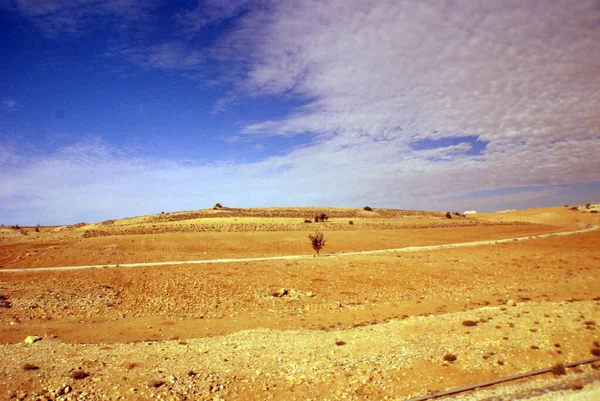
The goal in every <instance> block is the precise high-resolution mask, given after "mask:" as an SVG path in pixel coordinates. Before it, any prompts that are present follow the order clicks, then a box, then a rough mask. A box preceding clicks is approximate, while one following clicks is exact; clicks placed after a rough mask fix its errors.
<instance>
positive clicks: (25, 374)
mask: <svg viewBox="0 0 600 401" xmlns="http://www.w3.org/2000/svg"><path fill="white" fill-rule="evenodd" d="M320 211H324V212H325V213H327V214H328V215H329V216H331V218H330V221H329V222H327V223H310V224H309V223H304V222H303V220H301V221H300V222H298V221H297V220H298V218H302V217H304V216H306V218H308V217H310V216H311V215H313V214H315V213H317V212H320ZM226 213H229V214H230V216H229V217H223V216H224V215H225V214H226ZM375 213H378V214H377V215H375ZM161 216H162V217H161ZM169 216H170V217H169ZM182 216H183V217H182ZM214 216H218V217H214ZM161 219H163V220H164V221H162V220H161ZM236 219H237V221H236ZM342 219H343V220H342ZM349 219H351V220H353V223H354V224H352V225H351V224H349V223H348V221H349ZM590 224H595V225H599V219H598V217H597V215H594V214H589V213H580V212H573V211H569V210H568V209H567V208H549V209H536V210H528V211H515V212H509V213H501V214H487V215H477V216H476V217H473V216H470V217H468V218H465V217H461V216H453V218H452V219H446V218H445V213H443V214H441V213H426V212H402V211H390V210H385V211H378V210H377V209H376V210H375V211H373V212H365V211H363V210H349V209H342V210H338V209H245V210H244V209H235V210H233V211H232V210H229V209H226V210H215V211H213V210H207V211H199V212H184V213H179V214H168V216H167V217H165V216H164V215H156V216H143V217H138V218H132V219H125V220H122V221H121V220H117V221H114V222H109V223H102V224H91V225H87V224H86V225H78V226H72V227H60V228H55V227H42V228H41V229H40V232H39V233H38V232H35V230H34V229H33V228H31V227H29V228H25V229H24V230H25V231H26V233H27V235H23V234H22V233H21V230H15V229H12V228H9V227H3V228H1V229H0V265H2V266H3V267H4V269H7V268H16V267H26V268H29V269H31V270H32V271H31V272H25V273H8V272H7V273H1V271H2V269H0V297H1V298H2V299H1V300H0V306H1V307H0V343H2V344H3V345H2V346H1V347H2V359H1V361H0V371H1V372H2V378H0V398H2V397H6V398H7V399H10V398H22V399H38V397H47V399H69V397H70V398H71V399H118V398H119V397H122V398H123V399H150V398H157V399H190V400H194V399H267V398H273V399H282V400H287V399H386V397H387V399H406V398H409V397H412V396H418V395H422V394H426V393H428V392H430V391H439V390H443V389H447V388H451V387H456V386H461V385H465V384H469V383H475V382H479V381H482V380H489V379H492V378H496V377H503V376H508V375H512V374H516V373H520V372H525V371H529V370H533V369H538V368H542V367H548V366H552V365H553V364H556V363H566V362H570V361H576V360H580V359H586V358H591V357H593V355H592V352H596V351H593V350H594V349H596V348H600V346H598V345H597V344H598V343H597V342H598V341H600V334H599V331H598V325H599V324H600V278H599V277H600V275H599V274H598V273H599V270H600V253H599V252H598V249H599V245H600V230H596V231H591V232H587V233H581V234H574V235H570V236H561V237H550V238H546V239H534V240H529V241H515V242H509V243H503V244H494V245H486V246H478V247H473V248H457V249H443V250H433V251H432V250H429V251H420V252H414V253H381V254H375V255H347V256H341V257H335V258H334V257H329V258H327V257H317V258H311V259H299V260H287V261H281V260H280V261H260V262H236V263H230V264H205V265H189V264H188V265H177V266H175V265H173V266H160V267H151V266H148V267H135V268H124V267H119V268H111V269H90V270H78V271H54V272H48V271H45V272H35V268H36V267H47V266H64V265H87V264H109V263H121V264H122V263H131V262H143V261H147V260H149V261H178V260H193V259H213V258H222V257H227V258H241V257H254V256H261V257H262V256H277V255H289V254H307V253H310V246H309V242H308V239H307V238H306V236H307V232H308V231H309V230H314V229H315V228H318V229H320V230H322V231H323V232H324V233H325V236H326V238H327V240H328V243H327V245H326V247H325V250H324V252H325V253H327V252H344V251H345V252H349V251H358V250H372V249H387V248H397V247H403V246H415V245H434V244H445V243H457V242H466V241H476V240H483V239H501V238H512V237H520V236H527V235H535V234H540V233H546V232H559V231H568V230H573V229H580V228H583V227H585V226H587V225H590ZM153 225H154V227H153ZM199 225H203V227H204V228H205V229H206V231H203V232H191V231H192V228H194V227H196V228H197V227H198V226H199ZM240 225H243V227H245V228H244V229H242V230H240V231H241V232H232V230H236V229H237V228H236V227H240ZM249 226H253V227H254V228H255V230H256V231H254V230H252V231H250V230H248V229H247V228H248V227H249ZM190 227H192V228H190ZM278 227H279V230H278V231H272V230H273V229H276V228H278ZM93 230H95V233H97V234H98V233H99V234H98V236H92V235H89V234H87V235H86V234H85V233H86V232H88V233H89V232H90V231H93ZM210 230H212V231H210ZM200 231H202V230H200ZM126 233H129V234H126ZM29 335H35V336H40V338H41V340H40V341H36V342H35V343H33V344H29V345H26V344H23V340H24V339H25V338H26V337H27V336H29ZM594 342H596V344H595V343H594ZM447 354H452V355H454V356H456V357H457V359H456V360H455V361H445V360H444V357H445V356H446V355H447ZM447 359H451V358H447ZM26 363H29V364H31V365H35V366H37V367H39V369H32V366H28V367H27V368H26V367H25V364H26ZM593 366H596V367H598V365H585V366H582V367H581V368H580V369H569V370H568V371H567V373H568V374H567V375H564V376H556V377H554V376H552V375H546V376H542V377H539V378H537V379H535V380H525V381H522V382H520V383H519V384H518V385H504V386H497V387H496V388H495V389H492V390H486V391H487V392H485V391H482V392H478V393H471V394H468V395H464V396H462V397H467V396H470V397H474V398H472V399H485V398H477V397H495V396H496V395H489V394H491V393H490V391H497V392H500V393H499V394H500V395H498V397H505V398H499V399H518V398H517V395H519V396H522V397H523V398H525V397H530V396H532V395H533V394H543V393H544V392H546V391H549V389H550V390H552V392H555V391H559V390H560V391H562V392H563V393H564V392H565V391H566V392H569V391H580V390H570V389H571V387H572V386H573V384H574V383H575V382H576V381H579V383H580V384H582V386H583V390H582V391H583V392H585V391H586V389H587V390H591V389H593V388H596V387H594V386H596V384H595V383H597V380H598V378H599V377H600V375H599V374H598V372H599V371H598V370H597V369H594V368H593ZM79 370H83V371H85V372H86V373H87V374H89V376H88V377H85V378H83V379H74V378H72V377H71V374H72V372H73V371H79ZM152 381H156V382H154V383H152ZM158 382H163V383H162V384H160V385H159V386H158ZM156 386H158V387H156ZM575 387H578V386H575ZM503 391H504V393H502V392H503ZM486 394H488V395H486ZM502 394H504V395H502ZM490 399H491V398H490ZM591 399H593V398H591Z"/></svg>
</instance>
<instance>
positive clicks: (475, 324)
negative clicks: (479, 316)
mask: <svg viewBox="0 0 600 401" xmlns="http://www.w3.org/2000/svg"><path fill="white" fill-rule="evenodd" d="M462 325H463V326H467V327H473V326H477V322H474V321H473V320H465V321H464V322H462Z"/></svg>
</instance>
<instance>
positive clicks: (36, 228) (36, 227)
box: [35, 224, 40, 233]
mask: <svg viewBox="0 0 600 401" xmlns="http://www.w3.org/2000/svg"><path fill="white" fill-rule="evenodd" d="M35 232H36V233H39V232H40V225H39V224H38V225H37V226H35Z"/></svg>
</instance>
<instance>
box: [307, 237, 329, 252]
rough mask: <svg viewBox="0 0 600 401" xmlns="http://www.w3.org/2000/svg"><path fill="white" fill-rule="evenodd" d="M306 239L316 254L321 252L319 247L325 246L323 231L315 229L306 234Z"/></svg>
mask: <svg viewBox="0 0 600 401" xmlns="http://www.w3.org/2000/svg"><path fill="white" fill-rule="evenodd" d="M308 239H309V240H310V243H311V245H312V248H313V249H314V250H315V252H316V253H317V255H318V254H319V252H321V249H323V247H324V246H325V236H324V235H323V233H321V232H318V231H315V233H314V234H308Z"/></svg>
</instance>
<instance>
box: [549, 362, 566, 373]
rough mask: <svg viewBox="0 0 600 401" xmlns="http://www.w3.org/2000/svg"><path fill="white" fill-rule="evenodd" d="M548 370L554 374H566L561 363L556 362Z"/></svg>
mask: <svg viewBox="0 0 600 401" xmlns="http://www.w3.org/2000/svg"><path fill="white" fill-rule="evenodd" d="M550 372H552V374H553V375H554V376H562V375H566V374H567V369H566V368H565V365H563V364H562V363H557V364H556V365H554V366H552V368H551V369H550Z"/></svg>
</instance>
